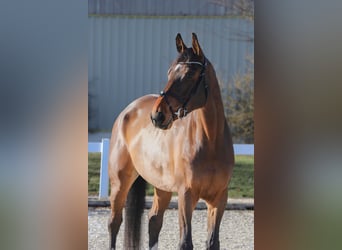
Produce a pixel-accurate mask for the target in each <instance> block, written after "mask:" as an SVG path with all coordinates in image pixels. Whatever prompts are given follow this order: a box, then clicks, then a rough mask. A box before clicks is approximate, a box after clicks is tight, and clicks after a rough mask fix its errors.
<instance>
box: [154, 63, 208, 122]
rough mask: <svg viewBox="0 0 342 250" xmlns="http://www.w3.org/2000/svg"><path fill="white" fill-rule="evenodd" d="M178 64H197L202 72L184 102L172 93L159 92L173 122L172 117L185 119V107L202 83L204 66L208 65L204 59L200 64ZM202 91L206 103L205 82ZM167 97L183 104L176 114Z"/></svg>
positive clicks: (206, 90)
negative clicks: (203, 90) (203, 91)
mask: <svg viewBox="0 0 342 250" xmlns="http://www.w3.org/2000/svg"><path fill="white" fill-rule="evenodd" d="M179 64H190V65H191V64H198V65H200V66H202V70H201V73H200V76H199V78H198V80H197V82H196V84H195V86H194V87H193V88H192V89H191V92H190V94H189V96H188V97H187V98H186V99H185V100H184V99H183V98H181V97H180V96H178V95H177V94H175V93H172V92H170V91H167V92H164V91H161V92H160V96H162V97H164V98H165V101H166V103H167V105H168V106H169V109H170V111H171V114H172V119H173V120H174V115H175V116H176V117H178V118H179V119H182V118H183V117H185V116H186V115H187V114H188V113H189V112H188V110H187V108H186V106H187V105H188V103H189V101H190V99H191V97H192V96H193V95H194V94H195V93H196V91H197V89H198V86H199V85H200V84H201V83H202V81H204V76H205V69H206V66H207V65H208V63H207V60H206V58H204V63H200V62H179ZM204 89H205V102H207V98H208V84H206V83H205V82H204ZM168 96H171V97H173V98H175V99H176V100H177V101H179V102H180V103H183V104H182V106H181V107H180V108H179V109H178V110H177V111H176V112H174V111H173V109H172V106H171V105H170V103H169V101H168V99H167V97H168Z"/></svg>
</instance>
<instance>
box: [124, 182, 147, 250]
mask: <svg viewBox="0 0 342 250" xmlns="http://www.w3.org/2000/svg"><path fill="white" fill-rule="evenodd" d="M145 189H146V181H145V180H144V179H143V178H142V177H140V176H139V177H138V178H137V179H136V181H135V182H134V183H133V185H132V187H131V190H130V191H129V193H128V196H127V201H126V209H125V248H124V249H129V250H131V249H140V248H141V247H140V246H141V245H140V229H141V216H142V214H143V212H144V207H145V193H146V192H145Z"/></svg>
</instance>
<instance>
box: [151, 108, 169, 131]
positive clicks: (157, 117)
mask: <svg viewBox="0 0 342 250" xmlns="http://www.w3.org/2000/svg"><path fill="white" fill-rule="evenodd" d="M165 120H166V119H165V115H164V114H163V113H162V112H155V113H153V114H151V121H152V124H153V125H154V126H155V127H156V128H160V129H169V128H170V127H171V124H172V121H173V118H172V116H171V117H170V119H169V120H167V121H166V122H165Z"/></svg>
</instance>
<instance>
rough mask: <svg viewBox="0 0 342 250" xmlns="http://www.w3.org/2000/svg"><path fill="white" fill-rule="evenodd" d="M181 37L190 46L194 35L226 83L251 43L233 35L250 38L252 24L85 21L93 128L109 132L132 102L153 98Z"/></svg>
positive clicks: (175, 20)
mask: <svg viewBox="0 0 342 250" xmlns="http://www.w3.org/2000/svg"><path fill="white" fill-rule="evenodd" d="M178 32H179V33H181V34H182V37H183V39H184V42H185V43H186V44H187V45H188V46H189V47H190V46H191V32H195V33H197V36H198V38H199V42H200V44H201V46H202V48H203V50H204V53H205V55H206V56H207V58H208V59H209V60H210V61H211V62H212V63H213V65H214V67H215V70H216V73H217V76H218V78H219V80H221V81H222V82H223V84H228V83H229V82H231V81H232V79H233V77H234V76H235V75H236V74H237V73H238V72H240V73H243V72H244V71H245V70H246V65H247V61H246V60H245V58H246V53H247V51H249V53H253V50H254V44H253V43H251V42H246V41H243V40H241V39H240V35H239V33H246V32H249V33H250V34H253V24H252V23H250V22H249V21H247V20H244V19H236V18H235V19H234V18H196V17H192V18H172V17H161V18H148V17H144V18H143V17H128V16H127V17H122V16H121V17H119V16H118V17H99V16H96V17H95V16H90V17H89V40H90V41H89V50H90V51H89V58H88V61H89V73H88V74H89V76H88V77H89V78H88V79H89V93H90V94H91V95H92V96H93V97H92V107H91V108H92V110H93V111H94V112H93V113H95V115H94V116H93V117H94V118H93V119H94V120H93V121H91V122H90V123H89V126H93V128H100V129H109V128H111V126H112V124H113V121H114V119H115V118H116V116H117V115H118V114H119V113H120V112H121V110H122V109H123V108H124V107H125V106H127V104H129V103H130V102H131V101H132V100H134V99H136V98H137V97H139V96H142V95H145V94H148V93H159V91H160V90H161V89H162V88H163V87H164V86H165V83H166V80H167V76H166V73H167V70H168V68H169V65H170V63H171V62H172V61H173V60H174V59H175V58H176V56H177V51H176V47H175V37H176V34H177V33H178Z"/></svg>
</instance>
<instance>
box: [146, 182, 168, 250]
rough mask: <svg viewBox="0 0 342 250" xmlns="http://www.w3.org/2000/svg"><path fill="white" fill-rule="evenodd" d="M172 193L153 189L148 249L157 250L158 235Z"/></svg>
mask: <svg viewBox="0 0 342 250" xmlns="http://www.w3.org/2000/svg"><path fill="white" fill-rule="evenodd" d="M171 196H172V193H170V192H165V191H162V190H160V189H157V188H155V189H154V197H153V205H152V208H151V210H150V213H149V216H148V218H149V223H148V234H149V249H152V250H156V249H158V238H159V233H160V230H161V227H162V224H163V217H164V212H165V209H167V207H168V205H169V203H170V200H171Z"/></svg>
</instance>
